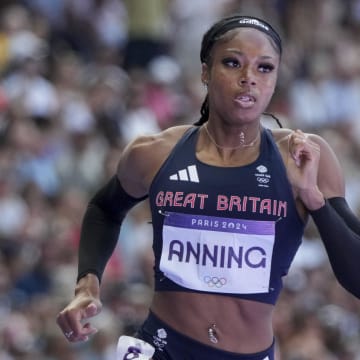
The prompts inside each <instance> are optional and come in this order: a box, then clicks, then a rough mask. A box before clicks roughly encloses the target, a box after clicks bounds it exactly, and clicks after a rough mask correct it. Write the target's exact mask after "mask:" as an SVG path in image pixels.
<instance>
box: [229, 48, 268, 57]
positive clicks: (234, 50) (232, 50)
mask: <svg viewBox="0 0 360 360" xmlns="http://www.w3.org/2000/svg"><path fill="white" fill-rule="evenodd" d="M225 51H227V52H229V53H233V54H235V55H239V56H245V53H243V52H242V51H240V50H238V49H231V48H229V49H225ZM259 58H260V59H262V60H275V57H274V56H271V55H260V56H259Z"/></svg>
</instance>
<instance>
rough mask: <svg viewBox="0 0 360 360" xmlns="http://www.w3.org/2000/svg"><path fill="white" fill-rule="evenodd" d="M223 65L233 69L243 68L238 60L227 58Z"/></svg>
mask: <svg viewBox="0 0 360 360" xmlns="http://www.w3.org/2000/svg"><path fill="white" fill-rule="evenodd" d="M222 63H223V64H224V65H225V66H228V67H232V68H238V67H240V66H241V64H240V62H239V60H237V59H235V58H226V59H224V60H223V61H222Z"/></svg>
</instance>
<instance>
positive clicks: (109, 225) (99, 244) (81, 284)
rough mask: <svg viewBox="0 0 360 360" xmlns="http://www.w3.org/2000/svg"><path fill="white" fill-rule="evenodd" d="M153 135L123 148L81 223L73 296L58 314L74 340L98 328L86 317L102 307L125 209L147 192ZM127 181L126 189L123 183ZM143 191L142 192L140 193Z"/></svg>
mask: <svg viewBox="0 0 360 360" xmlns="http://www.w3.org/2000/svg"><path fill="white" fill-rule="evenodd" d="M152 142H153V141H152V139H151V138H139V139H137V140H135V141H134V142H133V143H131V144H129V145H128V146H127V147H126V148H125V149H124V151H123V153H122V155H121V159H120V162H119V167H118V171H117V174H116V175H114V176H113V177H112V178H111V179H110V180H109V181H108V182H107V184H106V185H105V186H103V187H102V188H101V189H100V190H99V191H97V192H96V194H95V195H94V196H93V197H92V198H91V200H90V201H89V204H88V207H87V209H86V211H85V214H84V218H83V223H82V227H81V235H80V244H79V251H78V276H77V285H76V289H75V297H74V298H73V300H72V301H71V302H70V303H69V304H68V305H67V306H66V307H65V308H64V309H63V310H62V311H61V312H60V313H59V314H58V316H57V323H58V325H59V327H60V328H61V330H62V331H63V333H64V335H65V336H66V337H67V339H68V340H69V341H71V342H76V341H84V340H87V339H88V337H89V335H91V334H93V333H95V332H96V331H97V330H96V329H95V328H94V327H92V325H91V324H90V323H89V322H87V319H88V318H90V317H93V316H95V315H97V314H98V313H99V312H100V310H101V307H102V304H101V301H100V282H101V278H102V274H103V271H104V269H105V266H106V264H107V262H108V260H109V258H110V256H111V255H112V253H113V251H114V249H115V246H116V243H117V240H118V236H119V232H120V226H121V223H122V221H123V219H124V217H125V215H126V213H127V212H128V211H129V210H130V209H131V208H132V207H133V206H134V205H135V204H136V203H138V202H139V201H141V200H143V199H145V198H146V196H147V188H146V184H145V183H144V179H145V178H146V177H149V176H148V175H147V172H148V171H149V169H150V167H149V166H150V165H151V163H150V162H149V160H148V161H147V162H146V161H145V162H144V158H146V154H147V153H149V152H150V150H151V149H152V154H153V155H154V158H156V154H155V153H154V147H153V145H152ZM122 174H126V175H124V178H123V181H124V182H125V183H126V184H127V187H128V188H127V189H125V188H124V187H123V185H122V183H121V179H120V177H121V175H122ZM137 194H140V195H137Z"/></svg>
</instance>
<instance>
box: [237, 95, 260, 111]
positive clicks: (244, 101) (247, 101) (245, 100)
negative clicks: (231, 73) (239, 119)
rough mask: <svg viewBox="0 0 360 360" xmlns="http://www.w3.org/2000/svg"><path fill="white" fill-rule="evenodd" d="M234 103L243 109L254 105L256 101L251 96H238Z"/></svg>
mask: <svg viewBox="0 0 360 360" xmlns="http://www.w3.org/2000/svg"><path fill="white" fill-rule="evenodd" d="M234 101H235V102H236V103H237V104H239V105H240V106H242V107H244V108H248V107H251V106H253V105H254V104H255V103H256V99H255V97H254V96H252V95H239V96H237V97H236V98H235V99H234Z"/></svg>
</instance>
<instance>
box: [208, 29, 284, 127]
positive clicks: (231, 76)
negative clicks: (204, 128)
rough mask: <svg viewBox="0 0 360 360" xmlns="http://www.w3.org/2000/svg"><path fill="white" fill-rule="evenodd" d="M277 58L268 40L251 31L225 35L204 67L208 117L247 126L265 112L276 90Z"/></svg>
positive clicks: (260, 33) (254, 30) (261, 34)
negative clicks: (246, 124)
mask: <svg viewBox="0 0 360 360" xmlns="http://www.w3.org/2000/svg"><path fill="white" fill-rule="evenodd" d="M279 62H280V56H279V54H278V52H277V51H276V49H275V48H274V45H273V44H272V43H271V41H270V39H269V38H268V36H267V35H266V34H264V33H262V32H261V31H259V30H256V29H252V28H237V29H234V30H231V31H229V32H228V33H227V34H225V36H224V38H223V39H221V40H218V41H217V43H216V44H215V45H214V47H213V49H212V50H211V56H210V60H209V62H208V64H203V67H202V80H203V82H204V83H207V84H208V95H209V109H210V117H215V118H220V119H222V120H223V121H225V122H230V123H234V122H235V123H237V124H239V123H248V122H251V121H254V120H256V119H258V118H259V116H260V115H261V114H262V113H263V112H264V111H265V109H266V107H267V106H268V104H269V102H270V99H271V97H272V95H273V93H274V89H275V86H276V81H277V75H278V68H279Z"/></svg>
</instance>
